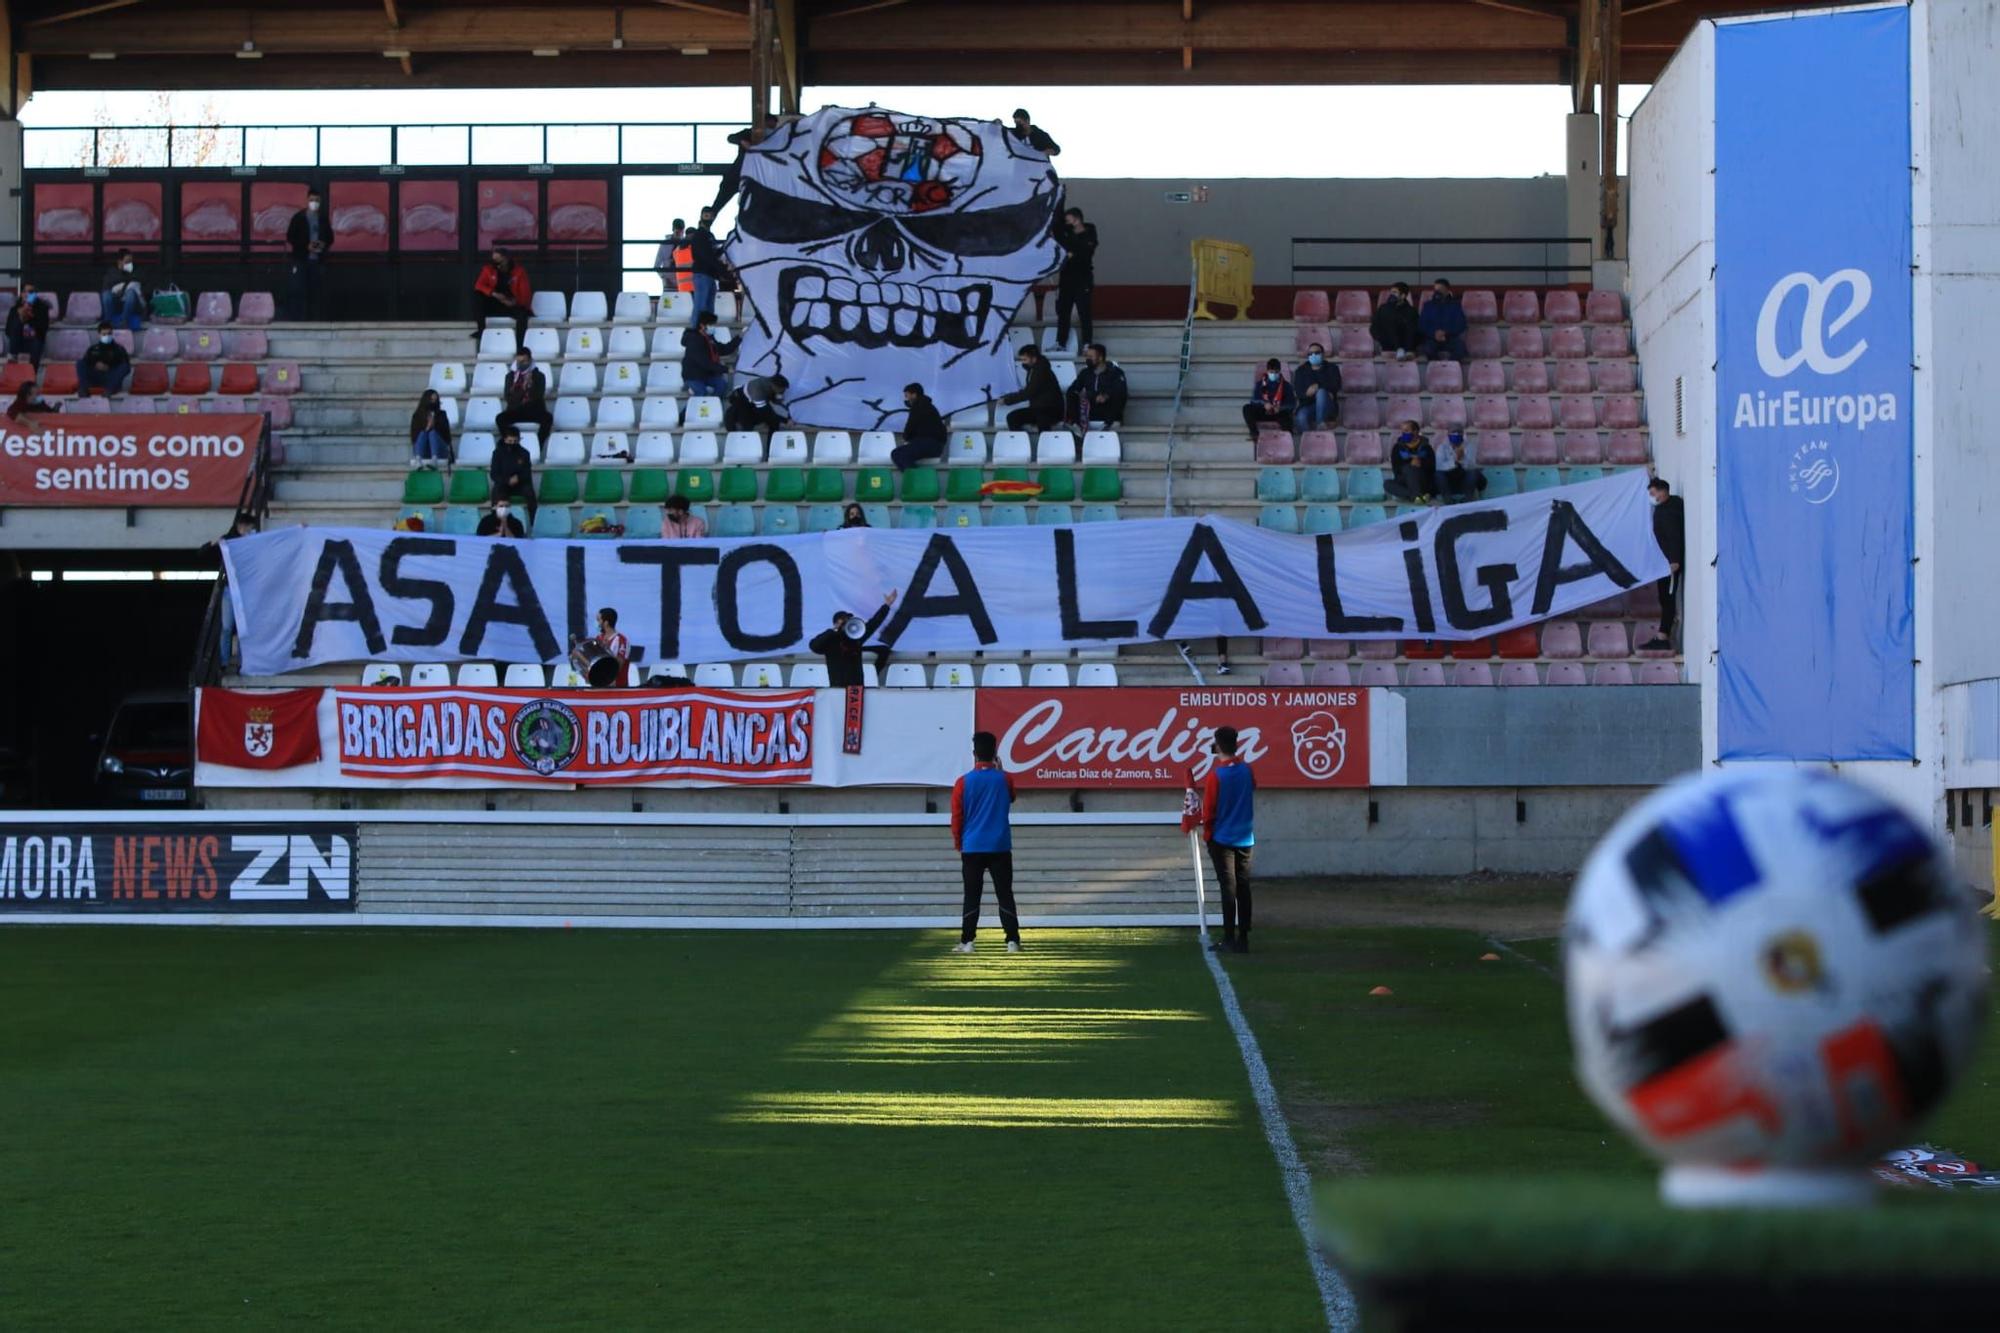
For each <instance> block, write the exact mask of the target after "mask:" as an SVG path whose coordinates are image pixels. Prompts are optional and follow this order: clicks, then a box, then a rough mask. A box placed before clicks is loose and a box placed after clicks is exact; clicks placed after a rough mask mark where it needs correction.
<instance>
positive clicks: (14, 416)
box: [7, 380, 61, 421]
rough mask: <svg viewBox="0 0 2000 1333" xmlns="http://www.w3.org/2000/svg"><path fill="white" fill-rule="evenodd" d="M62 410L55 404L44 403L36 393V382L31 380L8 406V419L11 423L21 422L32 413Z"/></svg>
mask: <svg viewBox="0 0 2000 1333" xmlns="http://www.w3.org/2000/svg"><path fill="white" fill-rule="evenodd" d="M60 410H61V409H59V408H58V407H57V406H56V405H55V404H54V403H45V402H43V401H42V400H41V398H40V397H39V396H38V395H37V394H36V393H35V382H34V381H33V380H29V381H27V382H26V383H25V384H23V385H22V386H21V388H20V390H19V391H18V392H17V393H15V395H14V401H13V402H12V403H10V404H8V406H7V419H8V420H9V421H20V420H23V419H24V418H25V417H26V416H27V415H28V413H30V412H55V411H60Z"/></svg>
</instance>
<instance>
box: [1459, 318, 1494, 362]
mask: <svg viewBox="0 0 2000 1333" xmlns="http://www.w3.org/2000/svg"><path fill="white" fill-rule="evenodd" d="M1502 347H1503V344H1502V343H1501V341H1500V330H1499V328H1498V327H1497V326H1495V325H1492V324H1474V325H1473V326H1472V327H1471V328H1469V329H1467V330H1466V331H1465V354H1466V355H1467V356H1469V357H1471V358H1472V359H1473V360H1474V361H1497V360H1499V358H1500V357H1501V355H1502Z"/></svg>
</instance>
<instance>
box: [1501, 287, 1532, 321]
mask: <svg viewBox="0 0 2000 1333" xmlns="http://www.w3.org/2000/svg"><path fill="white" fill-rule="evenodd" d="M1500 318H1501V319H1504V320H1506V321H1507V322H1508V323H1509V324H1539V323H1541V319H1542V303H1541V302H1540V301H1538V300H1537V299H1535V294H1534V293H1533V292H1524V291H1513V292H1508V293H1507V295H1506V296H1505V297H1503V298H1501V301H1500Z"/></svg>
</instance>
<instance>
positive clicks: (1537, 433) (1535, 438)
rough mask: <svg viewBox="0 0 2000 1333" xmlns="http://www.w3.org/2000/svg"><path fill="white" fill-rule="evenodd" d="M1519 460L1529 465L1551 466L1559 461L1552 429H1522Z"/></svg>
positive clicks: (1559, 457)
mask: <svg viewBox="0 0 2000 1333" xmlns="http://www.w3.org/2000/svg"><path fill="white" fill-rule="evenodd" d="M1521 461H1522V462H1523V463H1526V464H1527V465H1528V466H1529V467H1552V466H1554V465H1555V464H1556V463H1559V462H1561V461H1562V459H1561V456H1560V455H1559V454H1558V453H1557V451H1556V433H1555V432H1554V431H1552V430H1524V431H1522V432H1521Z"/></svg>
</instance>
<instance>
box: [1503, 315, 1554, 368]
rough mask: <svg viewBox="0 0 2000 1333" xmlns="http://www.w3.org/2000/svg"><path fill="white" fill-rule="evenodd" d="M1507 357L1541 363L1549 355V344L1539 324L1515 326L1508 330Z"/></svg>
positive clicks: (1510, 326) (1509, 327)
mask: <svg viewBox="0 0 2000 1333" xmlns="http://www.w3.org/2000/svg"><path fill="white" fill-rule="evenodd" d="M1507 355H1508V356H1509V357H1510V358H1512V359H1513V360H1515V361H1539V360H1540V359H1541V358H1543V357H1544V356H1547V355H1548V343H1547V341H1546V340H1545V339H1544V338H1543V337H1542V326H1541V325H1539V324H1513V325H1509V326H1508V329H1507Z"/></svg>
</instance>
